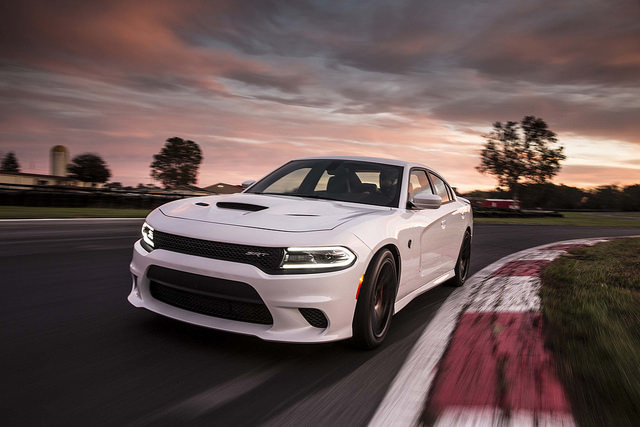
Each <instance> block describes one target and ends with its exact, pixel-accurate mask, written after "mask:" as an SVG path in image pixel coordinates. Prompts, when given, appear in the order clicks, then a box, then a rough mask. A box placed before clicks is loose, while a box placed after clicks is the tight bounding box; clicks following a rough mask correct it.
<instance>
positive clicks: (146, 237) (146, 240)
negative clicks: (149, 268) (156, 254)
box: [140, 222, 154, 252]
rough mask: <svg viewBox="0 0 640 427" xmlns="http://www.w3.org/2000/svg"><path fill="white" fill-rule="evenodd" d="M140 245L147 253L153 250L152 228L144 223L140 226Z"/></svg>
mask: <svg viewBox="0 0 640 427" xmlns="http://www.w3.org/2000/svg"><path fill="white" fill-rule="evenodd" d="M140 243H141V244H142V247H143V248H145V249H146V250H147V251H149V252H151V251H152V250H153V247H154V245H153V227H151V226H150V225H149V224H147V223H146V222H145V223H144V224H143V225H142V241H141V242H140Z"/></svg>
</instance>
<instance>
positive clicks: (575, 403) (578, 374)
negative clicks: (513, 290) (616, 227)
mask: <svg viewBox="0 0 640 427" xmlns="http://www.w3.org/2000/svg"><path fill="white" fill-rule="evenodd" d="M541 293H542V304H543V313H544V317H545V333H546V340H547V345H548V346H549V348H550V350H551V351H552V352H553V353H554V355H555V357H556V361H557V362H558V374H559V376H560V379H561V381H562V382H563V383H564V386H565V389H566V390H567V392H568V394H569V397H570V400H571V404H572V407H573V411H574V417H575V419H576V421H577V422H578V424H579V425H583V426H602V425H608V426H627V425H629V426H631V425H637V423H638V420H640V404H639V402H640V239H619V240H613V241H610V242H605V243H601V244H597V245H595V246H593V247H586V248H580V249H574V250H572V251H570V252H569V253H568V254H567V255H566V256H563V257H560V258H558V259H557V260H555V261H554V262H552V263H551V264H549V266H548V267H547V268H546V269H545V270H544V271H543V273H542V292H541Z"/></svg>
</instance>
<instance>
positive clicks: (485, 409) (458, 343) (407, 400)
mask: <svg viewBox="0 0 640 427" xmlns="http://www.w3.org/2000/svg"><path fill="white" fill-rule="evenodd" d="M606 240H609V239H606V238H601V239H580V240H568V241H564V242H557V243H552V244H548V245H544V246H538V247H536V248H532V249H527V250H524V251H521V252H517V253H515V254H512V255H509V256H507V257H505V258H502V259H501V260H499V261H496V262H495V263H493V264H491V265H489V266H487V267H485V268H484V269H482V270H481V271H479V272H478V273H476V274H475V275H474V276H473V277H471V278H470V279H469V280H468V281H467V283H466V284H465V285H464V287H462V288H459V289H456V290H455V291H454V292H452V293H451V295H450V296H449V298H448V299H447V300H446V301H445V302H444V304H443V305H442V306H441V307H440V309H439V311H438V313H437V314H436V316H435V317H434V319H433V320H432V321H431V322H430V323H429V325H428V326H427V328H426V329H425V330H424V332H423V333H422V335H421V337H420V338H419V339H418V341H417V342H416V344H415V345H414V347H413V349H412V350H411V353H410V354H409V356H408V357H407V360H406V362H405V364H404V366H403V367H402V368H401V370H400V372H399V373H398V375H397V376H396V378H395V379H394V381H393V383H392V384H391V387H390V388H389V391H388V392H387V394H386V396H385V397H384V399H383V401H382V402H381V404H380V406H379V407H378V410H377V411H376V413H375V415H374V416H373V418H372V420H371V422H370V424H369V425H370V426H388V425H394V426H415V425H418V424H422V423H423V422H424V421H425V418H423V413H424V414H427V415H426V417H427V418H428V423H431V422H433V423H435V425H439V426H449V425H468V426H472V425H503V426H521V425H531V426H534V425H548V426H550V425H565V426H567V425H569V426H572V425H574V421H573V417H572V416H571V408H570V406H569V402H568V400H567V398H566V396H565V393H564V390H563V388H562V386H561V384H560V382H559V381H558V378H557V376H556V374H555V370H554V364H553V359H552V356H551V354H550V353H549V352H548V351H547V350H546V349H545V348H544V338H543V335H542V314H541V313H540V309H541V307H540V297H539V295H538V291H539V289H540V284H541V281H540V278H539V272H540V270H541V269H542V268H543V267H544V266H546V265H547V264H548V263H550V262H551V261H552V260H553V259H555V258H557V257H558V256H560V255H562V254H563V253H565V252H566V251H567V250H569V249H573V248H577V247H581V246H588V245H593V244H595V243H598V242H602V241H606ZM445 353H446V354H445ZM427 398H429V399H428V407H427V408H425V405H426V403H427ZM425 411H426V412H425Z"/></svg>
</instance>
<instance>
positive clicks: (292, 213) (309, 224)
mask: <svg viewBox="0 0 640 427" xmlns="http://www.w3.org/2000/svg"><path fill="white" fill-rule="evenodd" d="M380 210H381V209H380V208H379V207H368V206H366V205H354V204H352V203H342V202H335V201H330V200H316V199H308V198H301V197H291V196H275V195H262V194H248V193H242V194H232V195H227V196H207V197H197V198H190V199H184V200H178V201H175V202H172V203H168V204H166V205H164V206H162V207H160V211H162V213H163V214H164V215H166V216H170V217H174V218H182V219H189V220H194V221H203V222H209V223H214V224H224V225H233V226H239V227H249V228H260V229H264V230H275V231H288V232H303V231H326V230H332V229H334V228H336V227H337V226H339V225H341V224H344V223H345V222H347V221H349V220H351V219H353V218H356V217H360V216H362V215H367V214H370V213H375V212H379V211H380Z"/></svg>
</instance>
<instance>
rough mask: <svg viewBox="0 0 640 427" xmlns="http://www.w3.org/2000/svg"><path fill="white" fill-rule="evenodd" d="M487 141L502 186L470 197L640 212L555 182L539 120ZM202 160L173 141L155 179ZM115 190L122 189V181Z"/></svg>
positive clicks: (638, 206) (11, 162)
mask: <svg viewBox="0 0 640 427" xmlns="http://www.w3.org/2000/svg"><path fill="white" fill-rule="evenodd" d="M483 137H484V139H485V144H484V146H483V148H482V150H481V151H480V153H479V154H480V165H478V166H477V167H476V169H477V170H478V171H479V172H480V173H487V174H490V175H493V176H494V177H496V179H497V181H498V186H499V187H498V189H497V190H495V191H473V192H471V193H468V194H467V196H469V197H484V198H514V199H519V200H520V201H521V202H522V206H523V207H526V208H537V207H539V208H551V209H613V210H640V185H631V186H627V187H618V186H615V185H604V186H601V187H598V188H596V189H593V190H583V189H580V188H576V187H569V186H565V185H554V184H552V183H550V182H549V181H550V180H551V179H552V178H553V177H554V176H556V175H557V174H558V172H559V171H560V169H561V162H562V161H564V160H565V159H566V156H565V154H564V146H562V144H560V142H559V141H558V138H557V135H556V133H555V132H553V131H552V130H551V129H549V126H548V125H547V123H546V122H545V121H544V120H543V119H541V118H539V117H535V116H525V117H523V118H522V120H520V121H519V122H515V121H507V122H504V123H503V122H495V123H494V124H493V129H492V130H491V132H489V133H488V134H486V135H483ZM202 159H203V156H202V150H201V149H200V146H199V145H198V144H197V143H195V142H193V141H191V140H185V139H182V138H179V137H177V136H176V137H172V138H169V139H167V140H166V143H165V144H164V146H163V147H162V149H161V150H160V152H159V153H158V154H155V155H154V156H153V161H152V162H151V164H150V165H149V167H150V169H151V172H150V175H151V177H152V178H153V179H155V180H156V181H159V182H161V183H162V185H164V187H165V188H175V187H178V186H184V185H190V184H195V183H196V181H197V175H198V169H199V168H200V164H201V163H202ZM67 170H68V172H69V176H70V177H72V178H75V179H78V180H80V181H84V182H98V183H105V182H107V181H108V180H109V178H110V177H111V171H110V170H109V168H108V167H107V165H106V162H105V161H104V160H103V159H102V158H101V157H100V156H98V155H97V154H93V153H85V154H81V155H78V156H76V157H74V158H73V160H72V162H71V163H70V164H69V166H68V168H67ZM0 171H3V172H20V166H19V163H18V161H17V159H16V156H15V154H14V153H13V152H9V153H8V154H7V155H6V156H5V157H4V159H3V160H2V163H1V167H0ZM109 186H110V187H111V188H122V186H121V185H120V183H110V184H109ZM141 186H142V187H147V186H145V185H144V184H140V185H138V188H140V187H141Z"/></svg>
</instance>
